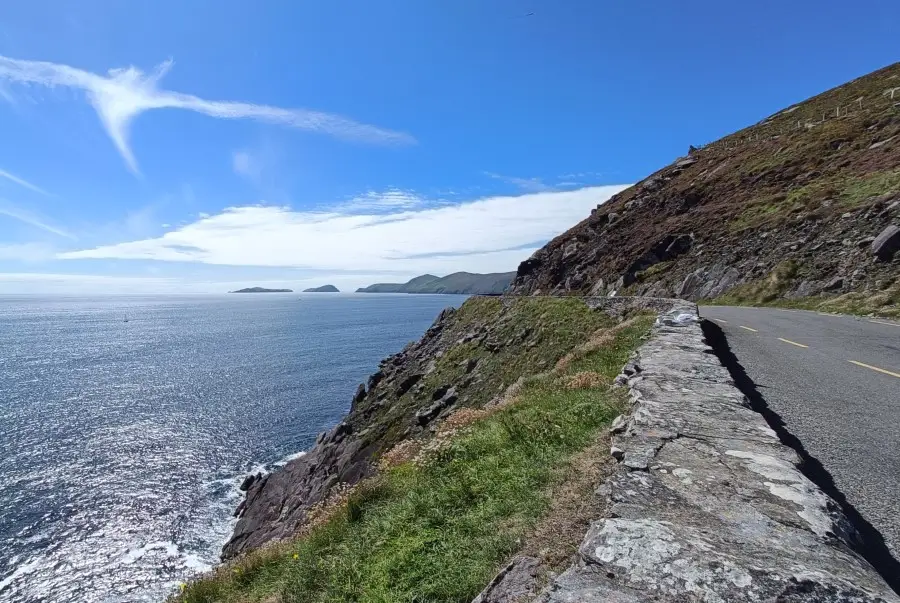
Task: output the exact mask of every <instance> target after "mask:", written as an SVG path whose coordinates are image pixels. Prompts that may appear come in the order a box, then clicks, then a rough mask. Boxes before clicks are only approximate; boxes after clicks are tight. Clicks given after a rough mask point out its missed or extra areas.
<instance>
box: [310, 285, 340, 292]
mask: <svg viewBox="0 0 900 603" xmlns="http://www.w3.org/2000/svg"><path fill="white" fill-rule="evenodd" d="M303 292H304V293H340V292H341V291H340V289H338V288H337V287H335V286H334V285H322V286H321V287H310V288H309V289H304V290H303Z"/></svg>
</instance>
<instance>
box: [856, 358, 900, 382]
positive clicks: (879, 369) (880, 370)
mask: <svg viewBox="0 0 900 603" xmlns="http://www.w3.org/2000/svg"><path fill="white" fill-rule="evenodd" d="M848 362H851V363H853V364H855V365H856V366H863V367H865V368H867V369H872V370H873V371H878V372H879V373H884V374H885V375H890V376H891V377H897V378H898V379H900V373H894V372H891V371H886V370H884V369H883V368H878V367H877V366H872V365H871V364H865V363H863V362H857V361H856V360H850V361H848Z"/></svg>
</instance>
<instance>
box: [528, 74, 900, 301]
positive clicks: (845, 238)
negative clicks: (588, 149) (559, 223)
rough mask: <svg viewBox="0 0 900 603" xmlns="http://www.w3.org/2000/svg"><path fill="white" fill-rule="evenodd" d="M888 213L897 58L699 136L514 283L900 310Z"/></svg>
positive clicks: (898, 181)
mask: <svg viewBox="0 0 900 603" xmlns="http://www.w3.org/2000/svg"><path fill="white" fill-rule="evenodd" d="M689 142H692V141H685V147H687V146H688V143H689ZM892 225H894V226H900V63H897V64H894V65H891V66H889V67H886V68H884V69H881V70H879V71H876V72H874V73H871V74H869V75H867V76H865V77H861V78H859V79H857V80H854V81H852V82H850V83H848V84H845V85H843V86H839V87H837V88H834V89H833V90H830V91H828V92H825V93H823V94H820V95H818V96H816V97H813V98H811V99H809V100H807V101H804V102H802V103H799V104H797V105H794V106H791V107H788V108H786V109H785V110H783V111H780V112H778V113H775V114H774V115H772V116H771V117H768V118H767V119H764V120H763V121H761V122H760V123H757V124H755V125H753V126H750V127H748V128H745V129H743V130H741V131H739V132H736V133H734V134H731V135H729V136H726V137H725V138H722V139H721V140H718V141H716V142H713V143H711V144H708V145H706V146H704V147H702V148H699V149H693V148H691V150H690V152H689V153H688V154H687V155H686V156H684V157H680V158H678V159H676V160H675V161H674V162H673V163H672V164H670V165H668V166H666V167H664V168H662V169H661V170H659V171H657V172H656V173H654V174H652V175H650V176H649V177H648V178H646V179H644V180H642V181H641V182H639V183H637V184H636V185H634V186H632V187H631V188H629V189H627V190H625V191H623V192H622V193H620V194H618V195H616V196H615V197H613V198H612V199H611V200H610V201H608V202H607V203H605V204H603V205H600V206H598V207H597V208H596V209H595V210H593V211H592V212H591V215H590V216H589V217H587V218H586V219H585V220H583V221H582V222H581V223H579V224H577V225H575V226H574V227H572V228H571V229H569V230H568V231H567V232H565V233H563V234H562V235H560V236H558V237H556V238H555V239H553V240H552V241H551V242H550V243H549V244H547V245H546V246H545V247H544V248H542V249H540V250H539V251H537V252H536V253H535V254H534V255H533V256H532V257H531V258H529V259H528V260H526V261H524V262H522V264H521V265H520V266H519V269H518V272H517V276H516V279H515V281H514V282H513V284H512V286H511V288H510V292H511V293H516V294H524V295H532V294H538V293H545V294H574V295H580V294H588V293H591V294H599V295H607V294H610V293H611V292H613V291H616V292H618V293H619V294H623V293H624V294H629V293H630V294H638V295H646V296H682V297H685V298H687V299H691V300H700V299H711V298H718V297H720V296H723V295H728V296H730V300H731V301H737V302H748V303H767V302H772V301H776V300H779V299H781V300H785V299H797V298H806V299H809V298H812V299H813V300H815V302H816V303H820V302H825V304H824V305H823V306H822V307H826V308H828V307H832V308H837V309H849V310H857V311H873V312H879V311H880V312H882V313H885V314H894V313H896V312H897V310H896V308H897V306H898V304H900V283H898V282H897V277H898V265H900V253H896V251H897V249H898V248H900V231H897V230H896V229H892V228H891V227H892ZM879 235H881V236H880V237H879ZM829 304H830V305H829Z"/></svg>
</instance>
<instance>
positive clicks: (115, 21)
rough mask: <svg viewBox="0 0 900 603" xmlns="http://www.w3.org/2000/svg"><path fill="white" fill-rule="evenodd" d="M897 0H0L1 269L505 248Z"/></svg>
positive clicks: (453, 254) (499, 260) (822, 83)
mask: <svg viewBox="0 0 900 603" xmlns="http://www.w3.org/2000/svg"><path fill="white" fill-rule="evenodd" d="M898 39H900V3H897V2H896V1H874V0H858V1H857V2H854V3H852V4H848V3H838V2H824V3H823V2H821V1H820V0H817V1H811V0H797V1H794V2H774V1H770V0H762V1H759V2H753V3H731V2H721V1H718V2H713V1H709V0H688V1H686V2H677V3H676V2H649V1H648V2H621V1H619V0H615V1H612V0H610V1H605V0H561V1H551V0H490V1H485V0H454V1H453V2H423V1H421V0H390V1H386V0H385V1H376V0H354V1H349V0H346V1H344V0H335V1H334V2H319V1H316V2H312V1H308V2H307V1H300V0H290V1H279V0H266V1H264V2H255V3H252V2H246V1H233V0H216V1H214V2H213V1H205V0H204V1H199V0H153V1H150V0H134V1H133V2H118V1H114V0H106V1H98V0H82V1H81V2H77V3H75V2H68V1H64V0H56V1H47V0H31V1H29V2H5V3H0V293H57V292H58V293H102V292H114V293H125V292H140V293H167V292H223V291H227V290H230V289H235V288H240V287H245V286H253V285H261V286H278V287H288V288H294V289H300V288H304V287H309V286H316V285H322V284H326V283H331V284H334V285H337V286H338V287H339V288H341V289H353V288H355V287H359V286H364V285H367V284H371V283H373V282H385V281H405V280H407V279H409V278H411V277H413V276H416V275H418V274H423V273H426V272H428V273H433V274H437V275H445V274H448V273H451V272H455V271H458V270H467V271H470V272H501V271H511V270H515V269H516V267H517V265H518V263H519V262H521V261H522V260H524V259H526V258H527V257H528V256H530V255H531V254H532V253H533V252H534V251H535V250H536V249H537V248H539V247H540V246H541V245H543V244H544V243H545V242H546V241H547V240H549V239H551V238H552V237H554V236H556V235H557V234H559V233H561V232H563V231H565V230H566V229H567V228H568V227H570V226H572V225H574V224H575V223H577V222H578V221H580V220H582V219H583V218H585V217H586V216H587V215H588V214H589V213H590V210H591V208H593V207H595V206H596V205H598V204H599V203H602V202H604V201H605V200H607V199H608V198H609V197H610V196H612V195H613V194H615V193H616V192H618V191H620V190H622V189H623V188H625V187H626V186H627V185H628V184H630V183H633V182H636V181H638V180H640V179H641V178H643V177H645V176H646V175H647V174H649V173H651V172H653V171H655V170H657V169H659V168H660V167H662V166H664V165H666V164H668V163H670V162H671V161H673V160H674V159H676V158H677V157H679V156H681V155H684V154H685V153H686V151H687V148H688V145H690V144H695V145H696V144H702V143H705V142H709V141H711V140H715V139H717V138H719V137H721V136H723V135H725V134H728V133H729V132H732V131H734V130H736V129H739V128H741V127H744V126H746V125H749V124H751V123H755V122H757V121H759V120H760V119H763V118H764V117H766V116H767V115H770V114H772V113H775V112H777V111H778V110H779V109H781V108H784V107H786V106H788V105H790V104H792V103H794V102H798V101H800V100H803V99H805V98H808V97H809V96H812V95H814V94H816V93H818V92H821V91H824V90H826V89H828V88H830V87H833V86H835V85H838V84H841V83H843V82H845V81H847V80H849V79H852V78H854V77H858V76H860V75H863V74H865V73H868V72H870V71H872V70H874V69H877V68H879V67H883V66H885V65H888V64H890V63H892V62H894V61H897V60H898V59H900V47H898V46H897V40H898Z"/></svg>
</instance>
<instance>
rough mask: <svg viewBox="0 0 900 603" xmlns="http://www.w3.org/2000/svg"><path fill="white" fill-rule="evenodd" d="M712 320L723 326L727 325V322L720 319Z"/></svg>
mask: <svg viewBox="0 0 900 603" xmlns="http://www.w3.org/2000/svg"><path fill="white" fill-rule="evenodd" d="M713 320H714V321H716V322H720V323H722V324H723V325H727V324H728V321H727V320H722V319H721V318H713Z"/></svg>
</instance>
